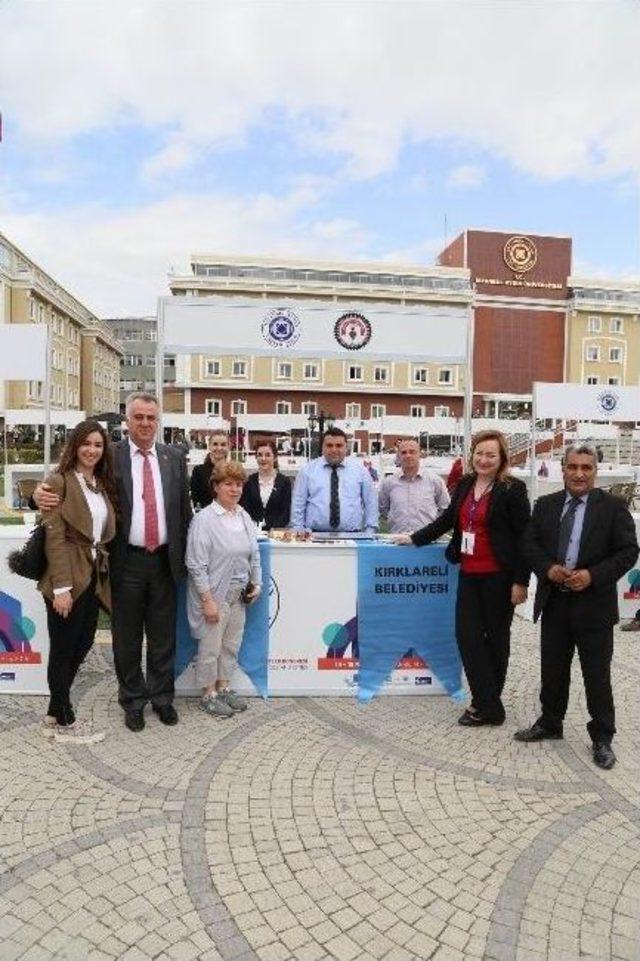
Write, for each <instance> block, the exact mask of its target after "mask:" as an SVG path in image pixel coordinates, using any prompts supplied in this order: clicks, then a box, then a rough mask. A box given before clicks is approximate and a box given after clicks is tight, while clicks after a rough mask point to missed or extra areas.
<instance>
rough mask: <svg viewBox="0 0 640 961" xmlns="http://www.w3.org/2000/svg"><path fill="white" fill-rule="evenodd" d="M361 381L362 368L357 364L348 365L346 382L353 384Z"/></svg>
mask: <svg viewBox="0 0 640 961" xmlns="http://www.w3.org/2000/svg"><path fill="white" fill-rule="evenodd" d="M361 380H362V367H360V365H359V364H349V365H348V367H347V381H349V382H351V383H354V382H357V381H361Z"/></svg>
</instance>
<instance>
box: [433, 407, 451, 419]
mask: <svg viewBox="0 0 640 961" xmlns="http://www.w3.org/2000/svg"><path fill="white" fill-rule="evenodd" d="M433 416H434V417H448V416H449V408H448V407H444V406H440V407H434V408H433Z"/></svg>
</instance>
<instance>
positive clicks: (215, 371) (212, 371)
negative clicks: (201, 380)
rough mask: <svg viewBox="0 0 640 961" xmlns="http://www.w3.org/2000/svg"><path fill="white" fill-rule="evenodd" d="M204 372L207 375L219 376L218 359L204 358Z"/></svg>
mask: <svg viewBox="0 0 640 961" xmlns="http://www.w3.org/2000/svg"><path fill="white" fill-rule="evenodd" d="M204 372H205V374H206V376H207V377H219V376H220V361H219V360H206V361H205V364H204Z"/></svg>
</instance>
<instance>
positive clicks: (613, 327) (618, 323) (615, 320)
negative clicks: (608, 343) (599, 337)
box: [609, 317, 624, 334]
mask: <svg viewBox="0 0 640 961" xmlns="http://www.w3.org/2000/svg"><path fill="white" fill-rule="evenodd" d="M609 333H610V334H624V324H623V322H622V317H612V318H611V320H610V321H609Z"/></svg>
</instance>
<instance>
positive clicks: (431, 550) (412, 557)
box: [358, 544, 465, 702]
mask: <svg viewBox="0 0 640 961" xmlns="http://www.w3.org/2000/svg"><path fill="white" fill-rule="evenodd" d="M457 584H458V571H457V568H455V567H453V566H452V565H451V564H449V563H448V561H447V560H446V559H445V556H444V548H443V547H442V546H441V545H439V544H433V545H430V546H428V547H420V548H416V547H396V546H391V545H389V544H359V545H358V640H359V655H360V665H359V670H358V699H359V700H360V701H365V702H366V701H370V700H371V698H372V697H373V696H374V695H375V694H376V693H377V691H378V690H379V689H380V687H381V686H382V685H383V684H384V682H385V681H386V680H387V679H388V678H389V677H390V676H391V672H392V671H393V669H394V667H395V666H396V664H397V663H398V661H399V660H400V659H401V658H402V657H403V656H405V655H406V654H407V653H408V652H410V651H412V652H415V654H417V655H418V656H419V657H421V658H422V659H423V660H424V661H425V662H426V664H428V666H429V668H430V669H431V671H432V672H433V674H434V676H435V677H436V678H437V680H438V681H439V682H440V683H441V684H442V686H443V687H444V689H445V690H446V691H447V693H448V694H449V695H451V696H452V697H453V698H455V699H456V700H461V699H462V698H463V697H464V696H465V692H464V690H463V687H462V664H461V662H460V655H459V653H458V647H457V644H456V640H455V598H456V590H457Z"/></svg>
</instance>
